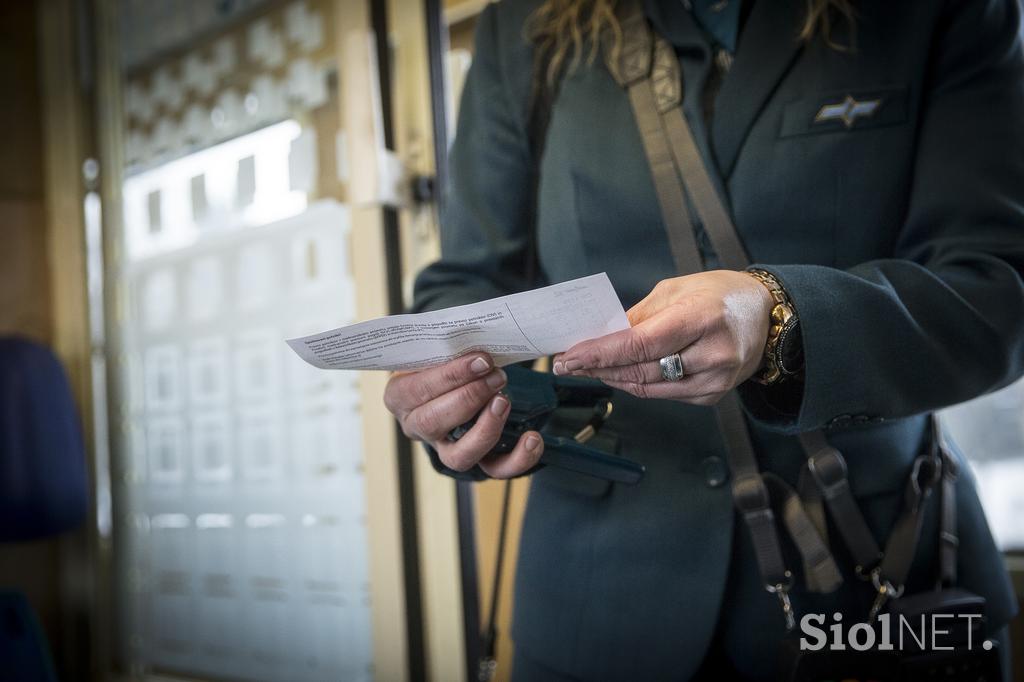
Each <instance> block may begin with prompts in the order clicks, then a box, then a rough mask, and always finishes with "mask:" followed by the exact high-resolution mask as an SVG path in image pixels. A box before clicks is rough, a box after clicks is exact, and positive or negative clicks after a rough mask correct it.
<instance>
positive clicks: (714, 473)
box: [701, 457, 729, 488]
mask: <svg viewBox="0 0 1024 682" xmlns="http://www.w3.org/2000/svg"><path fill="white" fill-rule="evenodd" d="M701 464H703V466H704V481H705V482H706V483H707V484H708V487H710V488H718V487H720V486H722V485H724V484H725V482H726V481H727V480H728V479H729V469H728V468H727V467H726V466H725V462H723V461H722V458H721V457H708V458H706V459H705V460H704V461H703V462H702V463H701Z"/></svg>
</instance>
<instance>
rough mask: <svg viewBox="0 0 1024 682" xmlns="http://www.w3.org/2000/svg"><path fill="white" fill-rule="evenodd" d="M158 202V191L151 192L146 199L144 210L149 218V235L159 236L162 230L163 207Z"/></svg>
mask: <svg viewBox="0 0 1024 682" xmlns="http://www.w3.org/2000/svg"><path fill="white" fill-rule="evenodd" d="M161 204H162V202H161V201H160V190H153V191H152V192H150V193H149V195H148V196H147V197H146V210H147V215H148V216H149V233H150V234H159V233H160V232H161V231H162V230H163V229H164V217H163V206H162V205H161Z"/></svg>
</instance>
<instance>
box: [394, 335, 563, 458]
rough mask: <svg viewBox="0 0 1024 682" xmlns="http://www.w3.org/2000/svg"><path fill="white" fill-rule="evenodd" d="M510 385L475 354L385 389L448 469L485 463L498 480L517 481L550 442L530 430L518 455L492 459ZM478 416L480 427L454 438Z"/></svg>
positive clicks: (400, 378) (406, 375)
mask: <svg viewBox="0 0 1024 682" xmlns="http://www.w3.org/2000/svg"><path fill="white" fill-rule="evenodd" d="M507 381H508V377H507V376H506V375H505V372H503V371H502V370H501V369H497V368H495V367H494V363H493V361H492V360H491V358H490V357H489V356H487V355H486V354H483V353H473V354H470V355H465V356H463V357H461V358H456V359H455V360H452V361H451V362H448V363H446V364H443V365H440V366H438V367H431V368H429V369H424V370H420V371H418V372H396V373H395V374H393V375H392V376H391V379H389V380H388V385H387V388H386V389H385V390H384V404H385V405H386V406H387V408H388V410H390V412H391V413H392V414H393V415H395V417H396V418H397V419H398V422H399V424H401V426H402V431H403V432H404V433H405V435H406V436H408V437H409V438H412V439H413V440H422V441H424V442H426V443H429V444H430V445H431V446H433V448H434V449H435V450H437V454H438V456H439V457H440V458H441V461H442V462H443V463H444V465H445V466H447V467H448V468H450V469H455V470H456V471H468V470H469V469H472V468H473V467H474V466H475V465H477V464H479V465H480V468H481V469H483V471H484V473H486V474H487V475H488V476H491V477H492V478H512V477H513V476H519V475H520V474H523V473H525V472H527V471H529V470H530V469H532V468H533V467H534V466H535V465H536V464H537V461H538V460H539V459H540V456H541V454H542V453H543V451H544V443H543V441H542V440H541V437H540V434H538V433H537V432H536V431H528V432H526V433H524V434H523V435H522V436H521V437H520V438H519V442H518V443H516V446H515V449H513V450H512V452H509V453H507V454H503V455H489V456H488V453H489V452H490V451H491V450H492V449H493V448H494V446H495V445H496V444H497V443H498V438H499V437H500V436H501V430H502V429H503V428H504V426H505V420H506V419H507V418H508V412H509V401H508V398H506V397H505V396H504V395H502V394H501V393H499V391H501V389H502V388H504V387H505V384H506V382H507ZM473 417H476V423H475V424H474V425H473V427H472V428H471V429H470V430H469V431H467V432H466V434H465V435H464V436H462V438H460V439H459V440H457V441H452V440H449V438H448V433H449V432H450V431H451V430H452V429H454V428H455V427H457V426H460V425H462V424H465V423H466V422H468V421H469V420H470V419H472V418H473Z"/></svg>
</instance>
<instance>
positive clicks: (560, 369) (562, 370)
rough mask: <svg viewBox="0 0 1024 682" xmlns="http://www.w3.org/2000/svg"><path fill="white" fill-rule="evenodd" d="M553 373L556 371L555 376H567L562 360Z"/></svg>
mask: <svg viewBox="0 0 1024 682" xmlns="http://www.w3.org/2000/svg"><path fill="white" fill-rule="evenodd" d="M552 371H554V373H555V374H565V366H564V365H562V361H561V360H559V361H558V362H556V363H555V366H554V367H552Z"/></svg>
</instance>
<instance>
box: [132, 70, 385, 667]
mask: <svg viewBox="0 0 1024 682" xmlns="http://www.w3.org/2000/svg"><path fill="white" fill-rule="evenodd" d="M214 61H215V60H214ZM300 131H301V128H300V127H299V126H298V125H297V124H296V123H295V122H294V121H286V122H283V123H281V124H276V125H275V126H271V127H269V128H267V129H265V130H263V131H257V132H256V133H253V134H252V135H250V136H239V137H236V138H234V139H232V140H231V141H230V142H225V143H224V144H223V145H219V146H218V147H212V148H209V149H204V150H202V151H199V152H196V153H195V154H193V155H189V156H187V157H182V158H179V159H176V160H174V161H170V162H168V163H167V164H164V165H162V166H159V167H156V168H152V169H150V170H147V171H145V172H142V173H138V174H136V175H134V176H132V177H131V178H129V179H128V180H126V182H125V186H124V190H123V191H124V200H125V221H126V224H125V230H126V236H127V238H128V243H129V248H128V253H127V260H128V266H127V268H126V269H125V271H124V272H123V273H122V274H123V284H122V286H123V289H124V290H125V294H126V298H127V300H129V301H131V302H132V305H131V306H130V307H129V314H128V315H127V319H126V320H125V321H124V325H125V329H124V333H123V335H122V338H123V341H124V351H125V357H127V358H128V362H126V363H122V364H121V366H122V367H123V368H124V370H123V371H124V377H123V381H122V385H123V386H124V389H125V393H126V395H125V401H126V402H125V405H126V406H128V407H129V409H127V410H125V418H126V419H127V421H128V424H127V428H128V431H129V433H130V437H129V438H128V439H127V440H128V443H127V444H126V447H127V448H128V449H129V452H127V453H125V455H126V456H125V457H122V458H119V459H118V460H117V461H118V463H119V466H121V469H119V470H118V471H116V472H115V476H114V479H115V481H117V482H118V486H119V487H118V488H117V489H116V494H117V496H118V500H117V501H118V503H119V504H118V505H117V508H118V509H119V510H121V511H120V517H119V521H120V523H122V524H123V527H122V531H123V532H122V533H121V534H120V535H119V537H120V538H122V540H121V544H120V545H119V549H118V551H119V552H120V553H121V555H120V558H119V561H118V566H119V567H120V568H119V570H120V571H121V573H120V579H119V580H117V583H116V584H117V585H118V586H119V595H120V604H121V605H120V607H119V618H120V620H121V621H122V622H121V623H120V628H121V631H123V632H130V633H132V636H131V637H130V638H125V641H123V642H121V643H120V646H121V647H122V649H123V652H122V653H123V657H124V659H125V660H126V661H127V662H128V663H129V667H130V669H138V670H147V671H148V670H159V671H161V672H164V671H166V672H169V673H174V674H177V675H180V676H181V677H186V678H199V679H233V680H296V681H299V680H310V681H312V680H366V679H370V677H372V665H371V663H372V660H373V651H372V643H371V632H372V627H371V616H370V613H371V609H370V604H369V596H368V595H369V591H368V585H367V583H368V577H367V576H368V574H369V568H368V556H367V555H368V538H367V535H366V527H365V523H364V520H365V515H366V500H365V495H364V491H363V486H364V483H365V482H364V479H363V475H362V467H361V462H362V455H363V453H362V450H361V444H362V435H361V434H362V429H361V421H360V419H359V409H358V408H359V401H360V395H359V390H358V389H359V386H358V382H357V377H355V376H354V375H344V376H343V375H341V374H338V373H333V374H332V373H329V372H318V371H316V370H313V369H311V368H309V367H308V366H305V365H303V363H301V361H297V359H296V358H295V357H294V354H293V353H292V352H291V351H290V350H289V349H288V347H287V345H286V344H285V343H284V339H285V338H288V337H290V336H292V335H294V334H293V332H294V331H295V330H296V329H297V328H298V327H302V326H303V325H307V326H309V328H308V329H305V330H304V331H313V330H315V329H323V328H325V327H327V326H331V325H336V324H340V323H341V322H344V321H347V320H346V317H347V316H350V315H351V311H352V310H354V295H353V294H354V290H355V287H354V283H353V281H352V278H351V273H350V272H349V270H348V267H349V259H348V256H347V253H346V250H345V249H346V244H347V242H348V224H349V216H348V210H347V209H346V207H344V206H342V205H340V204H338V203H336V202H334V201H322V202H318V203H315V204H307V202H306V199H305V195H304V194H302V193H301V192H296V191H294V190H293V189H292V188H291V187H290V186H289V183H288V173H287V172H285V170H286V169H287V162H288V151H289V147H290V141H291V140H292V139H294V138H295V137H296V136H297V135H298V134H299V133H300ZM240 159H241V161H239V160H240ZM278 171H280V172H278ZM257 173H259V174H260V175H259V176H258V177H257ZM154 194H155V195H156V196H159V197H162V199H161V201H162V203H163V206H162V207H161V215H162V217H163V219H164V222H163V224H162V227H161V231H160V235H159V238H155V237H154V238H149V237H150V220H149V216H148V210H147V209H148V207H149V202H150V201H151V199H150V197H152V196H153V195H154ZM204 201H205V202H206V208H205V209H203V206H202V204H203V202H204ZM129 209H130V210H129ZM204 211H205V212H204ZM202 216H205V218H201V217H202ZM204 220H205V224H207V225H209V226H210V227H211V228H212V227H214V226H218V228H219V227H220V226H221V225H222V224H223V226H224V229H217V230H216V233H215V234H214V230H213V229H211V230H209V232H210V233H209V234H205V233H203V232H202V231H200V230H197V229H195V227H196V225H197V224H198V223H201V222H204ZM171 228H173V229H171ZM115 409H118V408H117V406H115Z"/></svg>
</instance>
